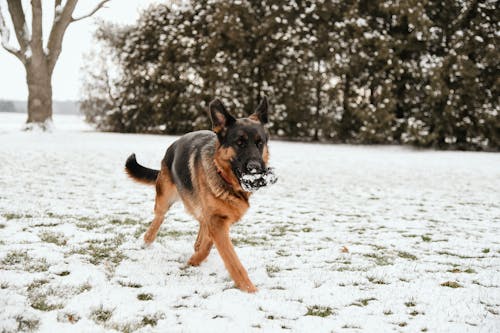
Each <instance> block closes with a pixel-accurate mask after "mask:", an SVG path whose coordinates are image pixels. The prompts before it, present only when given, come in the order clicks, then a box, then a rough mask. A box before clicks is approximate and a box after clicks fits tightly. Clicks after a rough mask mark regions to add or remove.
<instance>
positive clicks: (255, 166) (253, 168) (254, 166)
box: [247, 161, 262, 173]
mask: <svg viewBox="0 0 500 333" xmlns="http://www.w3.org/2000/svg"><path fill="white" fill-rule="evenodd" d="M247 171H248V172H250V173H259V172H261V171H262V165H261V164H260V162H259V161H250V162H248V164H247Z"/></svg>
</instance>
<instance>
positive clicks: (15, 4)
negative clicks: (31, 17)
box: [7, 0, 30, 53]
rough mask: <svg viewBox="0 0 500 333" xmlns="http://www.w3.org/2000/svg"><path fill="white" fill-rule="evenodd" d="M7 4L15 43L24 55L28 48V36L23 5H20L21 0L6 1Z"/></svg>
mask: <svg viewBox="0 0 500 333" xmlns="http://www.w3.org/2000/svg"><path fill="white" fill-rule="evenodd" d="M7 4H8V6H9V13H10V17H11V18H12V23H13V24H14V31H15V33H16V37H17V41H18V43H19V46H20V47H21V52H22V53H24V52H25V51H26V49H27V48H28V44H29V42H30V35H29V30H28V26H27V25H26V18H25V17H24V10H23V5H22V4H21V0H7Z"/></svg>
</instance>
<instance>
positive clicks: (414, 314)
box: [409, 310, 424, 317]
mask: <svg viewBox="0 0 500 333" xmlns="http://www.w3.org/2000/svg"><path fill="white" fill-rule="evenodd" d="M419 314H424V313H423V312H418V311H417V310H413V311H412V312H410V313H409V315H410V316H413V317H415V316H417V315H419Z"/></svg>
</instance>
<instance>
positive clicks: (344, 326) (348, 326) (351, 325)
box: [341, 324, 361, 330]
mask: <svg viewBox="0 0 500 333" xmlns="http://www.w3.org/2000/svg"><path fill="white" fill-rule="evenodd" d="M341 328H353V329H358V330H359V329H361V326H358V325H354V324H344V325H342V326H341Z"/></svg>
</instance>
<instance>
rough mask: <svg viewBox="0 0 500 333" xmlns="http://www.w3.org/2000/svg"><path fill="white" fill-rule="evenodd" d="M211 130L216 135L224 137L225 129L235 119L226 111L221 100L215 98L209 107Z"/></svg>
mask: <svg viewBox="0 0 500 333" xmlns="http://www.w3.org/2000/svg"><path fill="white" fill-rule="evenodd" d="M208 108H209V112H210V120H211V121H212V130H213V131H214V132H215V133H217V134H218V135H224V133H225V130H226V128H227V127H229V126H231V125H232V124H234V123H235V121H236V119H235V118H234V117H233V116H232V115H231V114H230V113H229V112H227V110H226V107H225V106H224V104H222V102H221V100H220V99H218V98H216V99H214V100H213V101H212V102H210V105H209V107H208Z"/></svg>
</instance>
